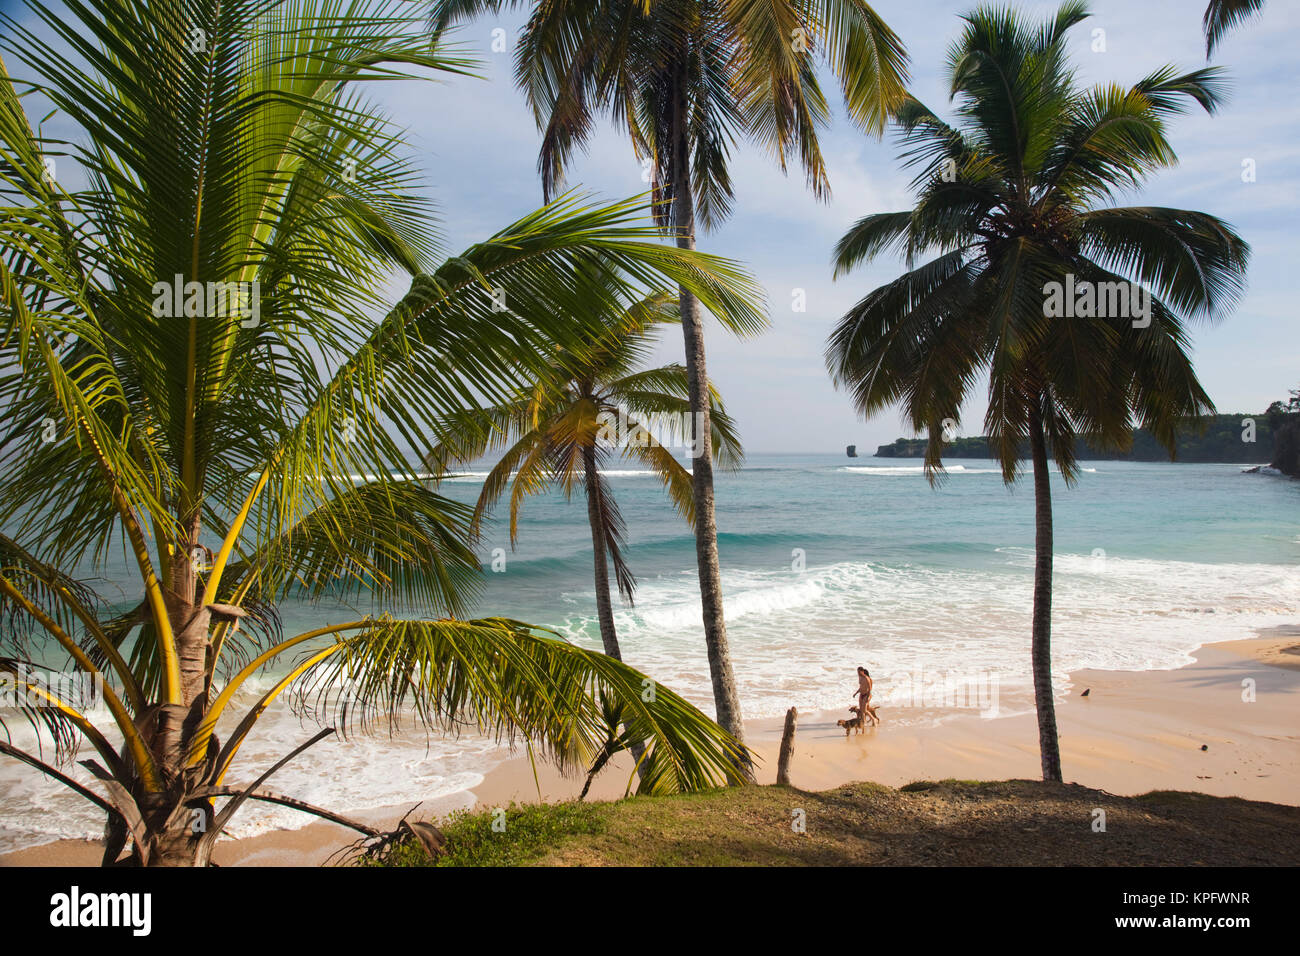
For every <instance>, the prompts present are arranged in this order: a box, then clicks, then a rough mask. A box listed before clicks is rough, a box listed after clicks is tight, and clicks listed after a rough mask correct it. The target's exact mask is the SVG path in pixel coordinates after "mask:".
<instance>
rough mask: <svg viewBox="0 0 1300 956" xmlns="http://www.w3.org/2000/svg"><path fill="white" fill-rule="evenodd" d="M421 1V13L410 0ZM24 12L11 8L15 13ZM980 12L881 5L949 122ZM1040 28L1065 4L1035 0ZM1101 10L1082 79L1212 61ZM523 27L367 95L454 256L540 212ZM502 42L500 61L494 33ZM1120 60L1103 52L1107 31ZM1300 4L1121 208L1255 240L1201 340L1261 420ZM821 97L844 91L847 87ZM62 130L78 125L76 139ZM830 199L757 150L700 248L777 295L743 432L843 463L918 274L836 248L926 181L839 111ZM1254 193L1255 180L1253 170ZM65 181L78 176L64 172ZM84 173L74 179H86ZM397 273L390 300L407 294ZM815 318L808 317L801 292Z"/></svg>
mask: <svg viewBox="0 0 1300 956" xmlns="http://www.w3.org/2000/svg"><path fill="white" fill-rule="evenodd" d="M413 2H416V0H413ZM0 6H3V7H4V8H5V9H6V10H12V9H14V8H15V6H16V4H15V3H14V0H0ZM971 6H973V4H967V3H952V2H938V0H910V2H897V0H880V2H878V3H876V4H875V7H876V9H877V11H878V12H879V13H880V14H881V15H882V16H883V17H884V18H885V19H886V20H887V22H889V24H890V25H891V26H892V27H893V28H894V29H895V31H896V32H898V33H899V34H900V35H901V37H902V38H903V41H904V42H905V44H906V46H907V49H908V52H909V54H910V56H911V73H912V89H913V92H914V93H915V94H916V95H917V96H918V97H919V98H920V99H922V100H923V101H924V102H926V103H927V104H928V105H929V106H930V107H931V108H933V109H935V110H937V111H939V112H940V113H944V112H945V111H946V110H947V109H948V106H949V104H948V101H947V95H946V87H945V84H944V82H943V73H942V71H943V64H944V60H945V55H946V52H947V49H948V46H949V44H950V43H951V42H952V41H953V39H954V38H955V37H956V36H957V34H958V33H959V31H960V21H959V19H958V14H959V13H960V12H961V11H963V10H967V9H970V8H971ZM1021 6H1022V8H1023V9H1025V10H1026V11H1027V12H1028V13H1029V14H1030V15H1031V16H1033V17H1035V18H1042V17H1045V16H1047V15H1048V14H1050V13H1051V12H1052V11H1053V10H1055V7H1056V4H1054V3H1029V4H1021ZM1091 6H1092V11H1093V16H1092V17H1091V19H1089V20H1088V21H1085V22H1084V23H1083V24H1081V25H1079V26H1078V27H1076V28H1075V29H1074V30H1073V31H1072V33H1071V40H1070V45H1071V52H1072V55H1073V59H1074V62H1075V65H1076V67H1077V70H1078V75H1079V78H1080V80H1081V81H1082V82H1085V83H1097V82H1109V81H1116V82H1121V83H1124V84H1125V85H1127V84H1130V83H1132V82H1134V81H1135V80H1137V79H1138V78H1140V77H1142V76H1144V75H1146V74H1147V73H1149V72H1151V71H1152V70H1154V69H1156V68H1157V67H1159V66H1162V65H1164V64H1166V63H1172V64H1174V65H1176V66H1178V67H1181V68H1183V69H1186V70H1190V69H1194V68H1197V67H1199V66H1202V65H1203V64H1204V63H1205V55H1204V50H1205V47H1204V41H1203V39H1202V35H1201V28H1200V18H1201V13H1202V11H1203V8H1204V3H1203V0H1149V2H1140V3H1137V2H1132V0H1094V2H1093V3H1092V5H1091ZM522 21H523V16H522V14H519V13H511V14H506V15H504V16H502V17H501V18H499V19H498V18H495V17H486V18H483V19H481V20H478V21H476V22H474V23H472V24H469V25H467V26H465V27H462V28H461V29H459V30H458V31H456V33H455V41H456V43H457V44H458V45H460V46H461V47H463V48H465V49H466V50H467V51H468V52H471V53H473V54H474V55H476V56H477V57H478V58H479V59H480V61H481V65H480V71H481V73H482V74H483V77H482V78H480V79H476V78H469V77H450V78H445V79H441V80H439V81H437V82H430V81H429V80H427V79H412V80H409V81H398V82H386V83H375V84H371V85H370V87H369V89H368V91H367V92H368V93H369V95H370V96H371V97H373V98H374V99H376V100H378V101H379V102H380V103H381V104H382V105H383V106H384V107H385V108H386V110H387V111H388V113H389V115H390V116H391V118H392V119H393V120H394V122H395V123H397V124H398V125H399V126H401V127H404V128H405V129H406V130H407V133H408V139H409V145H410V148H411V150H412V151H413V153H414V154H415V157H416V161H417V163H418V164H419V165H420V166H422V167H423V170H424V173H425V175H426V181H427V191H428V194H429V196H430V197H431V198H433V199H434V201H435V202H436V203H437V204H438V206H439V207H440V211H441V217H442V230H443V233H444V238H445V241H446V248H447V250H448V251H449V252H451V251H455V250H459V249H461V248H464V247H465V246H468V245H470V244H472V243H474V242H478V241H480V240H482V239H484V238H486V237H487V236H490V235H491V234H492V233H494V232H496V231H498V230H499V229H501V228H502V227H504V226H505V225H507V224H508V223H510V222H512V221H514V220H515V219H517V218H519V217H520V216H522V215H524V214H526V213H528V212H530V211H532V210H533V209H535V208H536V207H537V206H539V205H540V204H541V199H542V196H541V186H540V183H539V180H538V178H537V173H536V156H537V147H538V141H539V138H538V135H537V132H536V127H535V125H534V122H533V118H532V115H531V113H530V112H529V111H528V110H527V109H526V108H525V106H524V103H523V99H522V96H521V95H520V94H519V92H518V91H517V90H516V89H515V87H514V83H513V80H512V63H513V59H512V58H513V47H514V42H515V37H516V34H517V31H518V27H519V24H520V23H521V22H522ZM497 29H502V30H504V31H505V40H506V43H505V47H506V48H505V50H504V51H501V52H494V51H493V50H492V46H493V38H494V37H493V31H494V30H497ZM1096 30H1103V31H1104V41H1105V42H1104V46H1105V50H1104V52H1094V49H1093V47H1094V44H1095V38H1094V31H1096ZM1297 41H1300V5H1295V4H1292V3H1287V2H1285V0H1271V2H1270V3H1268V4H1267V6H1266V9H1265V11H1264V13H1263V15H1262V16H1261V17H1258V18H1256V19H1253V20H1251V21H1249V22H1247V23H1246V24H1245V25H1243V26H1242V27H1240V28H1239V29H1237V30H1236V31H1234V32H1233V33H1232V34H1230V35H1229V36H1228V38H1227V39H1226V40H1225V41H1224V42H1223V43H1222V44H1221V46H1220V48H1219V50H1218V51H1217V52H1216V56H1215V60H1214V63H1215V64H1216V65H1219V66H1223V67H1225V68H1226V69H1227V70H1228V73H1229V81H1230V85H1231V90H1232V92H1231V96H1230V99H1229V102H1228V104H1227V106H1226V107H1225V109H1224V110H1223V111H1221V112H1220V114H1219V115H1218V116H1217V117H1210V116H1207V115H1205V114H1204V113H1203V112H1200V111H1199V110H1197V111H1196V112H1193V113H1189V114H1188V115H1186V116H1184V117H1179V118H1175V119H1174V120H1173V121H1172V123H1171V130H1170V138H1171V141H1172V143H1173V145H1174V148H1175V149H1176V151H1177V153H1178V155H1179V158H1180V160H1181V163H1180V165H1179V166H1178V167H1177V168H1175V169H1171V170H1167V171H1165V172H1163V173H1161V174H1160V175H1158V176H1157V177H1155V178H1154V179H1152V180H1151V181H1150V182H1149V183H1148V185H1147V186H1146V188H1144V189H1143V190H1142V191H1141V192H1140V193H1138V194H1136V195H1133V196H1131V197H1126V198H1124V199H1123V200H1121V202H1122V203H1123V204H1150V205H1166V206H1176V207H1182V208H1188V209H1196V210H1202V211H1205V212H1210V213H1213V214H1215V215H1217V216H1220V217H1222V218H1223V219H1226V220H1227V221H1228V222H1229V223H1231V224H1232V225H1233V226H1234V227H1235V228H1236V229H1237V231H1238V232H1239V233H1240V234H1241V235H1242V236H1243V237H1244V238H1245V239H1246V240H1247V241H1248V242H1249V243H1250V244H1251V246H1252V247H1253V259H1252V265H1251V270H1250V276H1249V290H1248V293H1247V295H1246V296H1245V297H1244V299H1243V300H1242V302H1241V303H1240V305H1239V306H1238V308H1237V309H1236V311H1235V312H1234V313H1232V314H1231V315H1229V316H1228V317H1227V318H1226V319H1225V320H1224V321H1222V322H1221V323H1220V324H1218V325H1216V326H1212V327H1211V326H1206V325H1198V326H1196V327H1195V332H1194V335H1195V338H1194V345H1195V351H1194V358H1195V361H1196V365H1197V369H1198V371H1199V374H1200V376H1201V380H1202V381H1203V382H1204V384H1205V386H1206V388H1207V389H1208V390H1209V393H1210V395H1211V396H1212V398H1213V399H1214V401H1215V403H1216V404H1217V405H1218V407H1219V409H1220V411H1224V412H1258V411H1261V410H1263V409H1264V408H1265V407H1266V406H1267V405H1268V403H1269V402H1271V401H1273V400H1275V399H1278V398H1282V397H1285V395H1286V391H1287V389H1288V388H1294V387H1296V385H1297V383H1298V382H1300V348H1298V347H1297V344H1296V343H1297V336H1296V334H1295V331H1294V329H1295V322H1296V320H1295V318H1294V315H1293V298H1292V294H1291V293H1292V290H1293V289H1294V288H1296V282H1295V278H1296V275H1297V272H1300V238H1298V237H1297V229H1296V215H1297V212H1298V211H1300V210H1298V206H1300V202H1298V200H1300V102H1298V101H1297V98H1296V93H1297V91H1298V90H1300V82H1298V80H1300V76H1298V75H1297V74H1300V59H1298V58H1297V57H1296V56H1295V54H1294V49H1295V47H1296V44H1297ZM824 86H825V88H826V90H827V92H828V94H832V93H834V92H836V89H837V88H836V86H835V84H834V81H833V79H832V78H830V77H827V78H826V79H825V82H824ZM59 132H62V131H59ZM822 149H823V153H824V154H825V156H826V160H827V166H828V170H829V176H830V182H831V187H832V190H833V197H832V199H831V201H830V202H818V201H816V200H814V199H813V197H812V196H811V194H809V193H808V191H807V190H806V189H805V187H804V183H803V176H802V174H801V173H800V172H799V171H798V170H797V169H796V170H793V171H792V174H791V175H790V176H789V177H788V178H787V177H786V176H784V175H783V174H782V173H781V172H780V170H779V168H778V167H777V165H776V163H775V162H774V161H773V160H772V159H771V158H770V157H769V156H768V155H767V154H766V153H765V152H764V151H763V150H762V149H760V148H759V147H757V146H752V145H749V144H741V145H740V147H739V149H738V150H737V151H736V152H735V153H734V155H733V157H732V170H733V176H734V180H735V188H736V202H735V212H734V214H733V216H732V218H731V219H730V220H729V221H728V222H727V223H726V224H724V225H723V226H722V227H721V228H719V229H718V230H716V231H715V232H712V233H706V234H703V235H701V236H700V237H699V247H700V248H701V249H702V250H705V251H708V252H713V253H717V254H720V255H725V256H728V257H730V258H733V259H736V260H739V261H741V262H743V263H745V264H746V265H747V267H748V268H749V269H750V270H751V271H752V273H753V274H754V275H755V276H756V278H757V279H758V280H759V281H760V282H761V283H762V285H763V286H764V287H765V289H766V290H767V294H768V301H769V307H770V312H771V319H772V323H771V328H770V329H769V330H768V331H767V332H766V333H765V334H764V335H762V336H760V337H758V338H752V339H745V340H738V339H735V338H733V337H731V336H730V335H729V334H728V333H726V332H725V331H723V330H722V329H721V328H720V327H719V326H717V325H716V324H711V326H710V328H709V329H708V332H707V338H708V353H709V372H710V377H711V378H712V380H713V381H714V383H715V384H716V385H717V386H718V387H719V389H720V390H721V391H722V394H723V397H724V399H725V400H726V402H727V405H728V408H729V410H730V411H731V413H732V415H733V416H734V417H735V418H736V419H737V421H738V422H739V425H740V429H741V434H742V437H743V439H744V444H745V447H746V449H747V451H749V452H751V453H761V452H820V451H824V452H836V453H839V452H842V450H843V447H844V446H845V445H846V444H850V443H853V444H857V445H859V446H860V449H861V450H863V451H865V452H867V453H870V452H871V451H874V449H875V447H876V446H877V445H879V444H882V443H885V442H889V441H892V440H893V439H894V438H896V437H898V436H899V435H904V434H910V432H909V431H907V430H906V429H905V428H904V426H903V424H902V422H901V420H900V416H899V414H898V413H897V411H896V410H890V411H887V412H885V413H882V414H880V415H878V416H876V417H875V418H873V419H872V420H870V421H863V420H862V419H861V418H860V417H859V416H858V415H857V413H856V412H855V411H854V410H853V408H852V407H851V405H850V403H849V401H848V399H847V397H846V396H845V395H844V394H843V393H840V392H837V391H836V390H835V389H834V387H833V386H832V384H831V382H830V379H829V377H828V375H827V373H826V368H825V362H824V359H823V349H824V346H825V341H826V337H827V334H828V332H829V331H830V329H831V328H832V327H833V325H834V324H835V322H836V321H837V320H838V318H839V317H840V316H841V315H842V314H843V313H844V312H845V310H846V309H847V308H848V307H849V306H850V305H851V304H852V303H854V302H855V301H857V300H858V299H859V298H861V297H862V296H863V295H864V294H866V293H867V292H869V291H870V290H871V289H873V288H875V287H876V286H878V285H880V284H881V283H883V282H886V281H889V280H890V279H893V278H894V277H896V276H897V275H898V274H899V273H900V272H901V271H902V263H901V262H899V261H894V260H890V259H881V260H878V261H877V262H875V263H873V264H872V265H871V266H869V267H867V268H864V269H859V270H857V271H856V272H854V273H852V274H851V275H849V276H847V277H844V278H841V279H840V280H838V281H832V277H831V268H830V253H831V249H832V247H833V246H834V244H835V242H836V240H837V239H838V238H839V237H840V236H841V235H842V234H843V233H844V231H845V230H846V229H847V228H848V227H849V226H850V225H851V224H852V223H853V222H854V221H855V220H857V219H858V218H860V217H862V216H864V215H867V214H869V213H873V212H883V211H890V210H897V209H904V208H907V207H908V206H909V205H910V203H909V198H910V197H909V193H908V188H907V184H908V182H909V180H910V178H911V177H910V175H909V174H907V173H906V172H904V171H903V169H902V168H901V166H900V165H899V163H898V162H897V160H896V153H897V147H896V144H895V143H894V142H893V140H892V138H891V137H889V136H887V137H886V138H885V139H884V140H877V139H872V138H869V137H867V136H865V135H863V134H862V133H861V132H859V131H858V130H857V129H855V128H854V127H853V126H852V124H850V123H849V122H848V120H847V119H846V118H845V116H844V115H843V112H842V111H841V110H839V108H838V104H836V116H835V120H834V122H833V123H832V125H831V127H830V128H829V129H827V130H825V131H824V132H823V133H822ZM1246 159H1251V160H1254V165H1255V181H1254V182H1250V183H1247V182H1243V181H1242V163H1243V160H1246ZM60 175H61V176H63V175H64V174H63V173H62V172H61V173H60ZM75 175H76V174H75V173H73V177H74V178H75ZM569 185H570V186H572V187H574V188H578V189H580V190H582V191H585V192H588V193H591V194H594V195H595V196H596V197H599V198H604V199H608V200H617V199H624V198H626V197H628V196H632V195H635V194H638V193H641V192H643V191H644V190H645V189H647V188H648V184H647V183H646V182H645V181H644V180H643V178H642V170H641V166H640V165H639V164H638V163H637V161H636V159H635V157H634V156H633V153H632V149H631V146H630V145H629V144H628V143H627V141H626V139H625V138H623V137H622V136H620V135H619V134H618V133H617V132H616V131H615V130H614V129H613V128H612V127H611V126H610V125H609V124H608V123H604V124H602V126H601V127H600V132H599V133H598V135H596V136H595V137H593V139H592V141H591V143H590V148H589V150H588V152H587V154H586V155H585V156H583V157H579V158H578V159H577V160H576V161H575V162H574V163H573V164H572V165H571V169H570V179H569ZM405 285H406V283H405V281H404V280H402V281H398V279H397V277H394V281H393V283H392V285H391V289H390V292H391V295H392V298H393V299H396V298H397V297H398V296H400V295H401V293H402V292H404V291H405ZM796 288H798V289H803V290H804V291H805V295H806V302H807V308H806V311H804V312H794V311H793V310H792V308H791V302H792V293H793V290H794V289H796ZM681 349H682V346H681V340H680V336H679V335H678V334H676V333H675V332H670V334H669V335H666V336H665V337H664V341H663V342H662V343H661V345H660V346H659V349H658V354H657V356H656V358H657V359H658V360H660V361H663V362H668V361H680V360H681V354H682V351H681ZM982 388H983V387H982V386H981V387H980V388H979V389H977V390H976V393H975V394H974V396H973V397H972V399H971V401H970V402H969V404H968V405H967V406H966V407H965V408H964V409H963V412H962V427H961V429H960V434H963V435H972V434H978V433H979V432H980V431H981V430H982V429H981V427H980V426H981V422H982V418H983V413H984V401H983V390H982Z"/></svg>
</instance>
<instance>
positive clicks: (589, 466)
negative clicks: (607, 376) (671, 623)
mask: <svg viewBox="0 0 1300 956" xmlns="http://www.w3.org/2000/svg"><path fill="white" fill-rule="evenodd" d="M582 471H583V477H584V478H585V479H586V484H587V521H588V523H589V524H590V525H591V550H592V552H593V553H594V554H595V564H596V617H597V619H598V620H599V621H600V642H601V644H603V645H605V653H606V654H607V655H609V656H610V657H612V658H614V659H615V660H618V661H621V660H622V659H623V655H622V654H621V653H619V649H618V634H617V632H616V631H615V630H614V608H613V604H612V603H611V601H610V599H609V558H608V556H607V554H606V552H605V516H604V514H603V513H602V512H601V510H600V501H599V499H598V497H597V495H596V494H595V491H594V490H593V489H595V487H596V483H597V482H598V481H600V475H599V473H598V472H597V470H596V452H595V450H594V449H591V448H584V449H582Z"/></svg>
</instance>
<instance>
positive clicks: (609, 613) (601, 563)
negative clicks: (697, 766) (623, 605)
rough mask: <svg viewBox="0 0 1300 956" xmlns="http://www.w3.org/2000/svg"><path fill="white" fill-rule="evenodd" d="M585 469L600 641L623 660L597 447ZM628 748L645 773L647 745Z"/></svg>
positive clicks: (585, 454) (586, 454) (586, 452)
mask: <svg viewBox="0 0 1300 956" xmlns="http://www.w3.org/2000/svg"><path fill="white" fill-rule="evenodd" d="M582 472H583V478H584V479H585V480H586V485H587V521H588V523H589V524H590V525H591V550H592V552H593V553H594V555H595V565H596V568H595V570H596V618H597V620H599V621H600V643H601V644H603V645H604V647H605V653H606V654H607V655H608V656H610V657H612V658H614V660H616V661H621V660H622V659H623V655H622V653H621V652H620V651H619V648H618V633H617V632H616V631H615V629H614V607H613V603H612V602H611V601H610V597H609V557H608V555H607V554H606V553H605V515H604V513H603V512H602V511H601V508H600V499H599V498H598V496H597V495H596V494H595V492H594V491H593V489H594V488H595V487H596V483H597V482H598V481H600V474H599V472H598V471H597V469H596V451H595V449H594V448H591V447H587V448H583V449H582ZM628 749H629V750H631V751H632V759H633V760H635V761H636V764H637V775H638V776H644V775H645V774H644V772H643V770H644V768H643V767H642V764H641V758H642V756H643V755H644V754H645V747H644V746H643V745H642V744H641V742H640V741H636V742H635V743H633V744H632V745H631V746H630V747H629V748H628ZM611 756H612V754H609V753H605V754H602V755H601V757H600V759H599V760H597V762H596V763H595V764H594V765H593V766H592V769H591V772H590V773H589V774H588V775H587V785H586V786H584V787H583V788H582V796H580V797H578V799H579V800H581V799H582V798H583V797H585V796H586V795H587V789H588V788H589V787H590V786H591V780H592V777H594V776H595V775H596V774H597V773H598V772H599V771H600V768H601V767H603V766H604V765H605V763H606V761H608V760H609V758H610V757H611Z"/></svg>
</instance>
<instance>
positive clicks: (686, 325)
mask: <svg viewBox="0 0 1300 956" xmlns="http://www.w3.org/2000/svg"><path fill="white" fill-rule="evenodd" d="M681 62H682V63H683V64H685V62H686V58H685V57H683V58H682V60H681ZM675 92H676V96H675V98H674V102H673V116H672V135H673V142H672V149H673V163H672V171H673V172H672V175H673V183H672V188H673V196H674V197H675V198H674V210H673V218H674V221H675V223H676V225H677V246H678V248H681V249H691V250H694V249H695V201H694V194H693V192H692V188H691V177H690V162H689V157H690V150H689V144H688V142H687V138H686V111H687V103H686V93H685V82H684V79H683V77H682V76H681V74H680V73H678V75H677V78H676V91H675ZM679 295H680V308H681V315H682V337H683V338H684V339H685V344H686V375H687V382H688V388H689V396H690V403H691V413H692V415H691V420H692V434H693V438H694V446H693V449H694V450H695V451H697V452H698V454H697V455H696V457H695V458H694V459H693V461H692V465H691V472H692V473H691V482H692V484H693V485H694V491H695V563H696V567H697V568H698V570H699V576H700V603H701V605H702V606H703V611H704V644H705V647H706V648H707V650H708V655H709V675H710V677H711V678H712V680H713V703H714V707H715V709H716V710H717V719H718V724H719V726H721V727H722V729H723V730H725V731H727V732H728V733H729V734H731V735H732V736H733V737H735V738H736V740H737V741H739V742H740V743H744V739H745V736H744V735H745V726H744V723H743V722H742V720H741V715H740V696H739V695H738V694H737V692H736V678H735V675H734V674H733V673H732V670H731V653H730V651H729V649H728V647H727V624H726V621H725V620H724V619H723V614H722V574H721V571H720V569H719V562H718V526H717V520H716V518H715V516H714V508H713V445H712V443H711V441H710V440H709V439H710V435H711V434H712V429H711V426H710V423H709V376H708V372H707V370H706V367H705V361H704V329H703V328H702V326H701V324H700V303H699V301H698V300H697V299H696V298H695V296H693V295H691V294H690V293H689V292H688V291H687V290H686V289H685V288H681V289H679ZM739 769H741V770H742V771H743V772H744V773H745V775H746V776H750V775H751V773H752V771H751V769H750V768H749V767H748V766H745V767H741V768H739Z"/></svg>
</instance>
